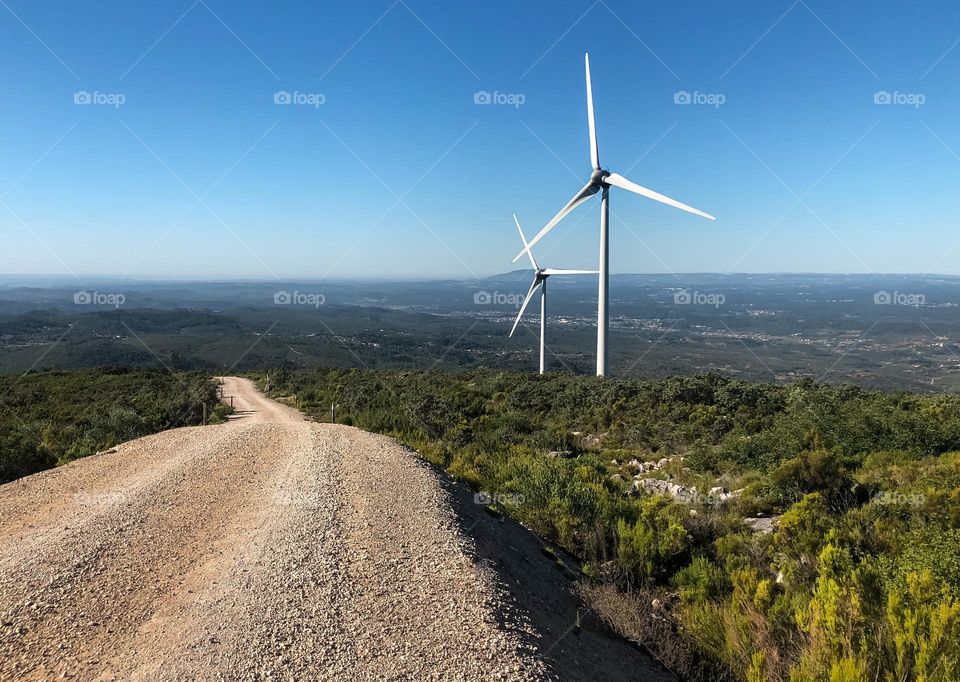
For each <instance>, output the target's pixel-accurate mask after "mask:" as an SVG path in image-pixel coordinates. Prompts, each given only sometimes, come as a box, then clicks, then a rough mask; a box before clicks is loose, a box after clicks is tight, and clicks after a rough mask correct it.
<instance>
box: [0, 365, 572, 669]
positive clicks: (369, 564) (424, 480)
mask: <svg viewBox="0 0 960 682" xmlns="http://www.w3.org/2000/svg"><path fill="white" fill-rule="evenodd" d="M224 388H225V391H224V393H225V395H227V396H230V395H232V396H233V399H234V406H235V407H236V408H237V410H238V413H239V414H240V417H239V418H237V419H234V420H231V421H230V422H229V423H226V424H221V425H216V426H207V427H189V428H181V429H174V430H171V431H166V432H163V433H158V434H155V435H152V436H147V437H145V438H140V439H137V440H134V441H130V442H127V443H124V444H122V445H121V446H119V448H118V449H117V450H116V452H110V453H105V454H101V455H97V456H93V457H88V458H85V459H82V460H78V461H76V462H73V463H71V464H69V465H67V466H64V467H61V468H58V469H55V470H51V471H46V472H42V473H39V474H36V475H33V476H28V477H26V478H23V479H21V480H18V481H14V482H12V483H9V484H7V485H4V486H0V618H2V622H0V679H17V680H21V679H53V678H73V679H98V680H114V679H117V680H119V679H124V680H125V679H141V680H181V679H267V678H271V679H321V680H334V679H336V680H342V679H370V680H373V679H377V680H380V679H418V680H419V679H438V680H439V679H443V680H481V679H483V680H488V679H517V680H525V679H545V678H551V677H553V676H554V674H553V673H552V672H551V671H550V670H549V668H548V667H547V664H546V663H545V661H544V659H543V658H542V657H541V656H540V655H539V654H538V651H539V650H542V649H545V648H546V646H547V645H549V643H543V642H540V641H539V640H538V635H537V633H536V632H534V631H533V628H532V626H531V624H530V622H529V621H528V620H527V618H526V617H525V615H524V612H523V611H522V610H521V609H517V608H515V606H514V605H513V603H512V602H511V600H510V598H509V595H507V594H505V593H504V591H503V590H502V589H501V588H500V587H498V585H497V583H496V580H495V579H494V578H493V577H492V576H491V574H490V572H489V570H488V569H487V568H486V567H484V566H481V565H480V563H479V562H478V561H476V560H475V558H472V557H473V554H472V552H471V547H470V546H469V545H470V541H469V539H467V538H466V537H465V535H464V534H463V533H462V532H461V531H460V529H459V527H458V525H457V524H456V522H455V519H454V518H453V517H454V515H453V512H452V511H451V507H450V503H449V496H448V494H447V493H446V492H445V491H444V489H443V486H442V485H441V484H440V482H439V481H438V478H437V475H436V474H435V473H434V472H433V471H432V470H431V468H430V467H429V466H428V465H426V464H425V463H423V462H422V461H420V460H418V459H417V458H416V457H415V456H413V455H411V453H410V452H409V451H407V450H406V449H405V448H403V447H401V446H400V445H398V444H397V443H395V442H394V441H393V440H391V439H388V438H384V437H381V436H377V435H373V434H370V433H366V432H364V431H360V430H358V429H354V428H350V427H346V426H339V425H329V424H314V423H310V422H308V421H305V420H304V419H303V418H302V416H301V415H300V414H299V413H298V412H296V411H295V410H293V409H291V408H288V407H286V406H283V405H280V404H278V403H276V402H273V401H270V400H268V399H266V398H264V397H263V396H262V395H260V394H258V393H257V392H256V390H255V389H254V387H253V385H252V384H251V383H250V382H249V381H247V380H245V379H238V378H229V377H228V378H226V379H225V387H224Z"/></svg>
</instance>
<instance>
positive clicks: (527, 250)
mask: <svg viewBox="0 0 960 682" xmlns="http://www.w3.org/2000/svg"><path fill="white" fill-rule="evenodd" d="M513 222H515V223H516V224H517V232H519V233H520V241H522V242H523V250H524V251H526V252H527V255H528V256H529V257H530V265H532V266H533V269H534V270H539V269H540V266H539V265H537V260H536V259H535V258H534V257H533V251H531V250H530V246H529V245H528V244H527V238H526V237H525V236H524V234H523V230H522V229H521V228H520V221H519V220H517V214H516V213H514V214H513Z"/></svg>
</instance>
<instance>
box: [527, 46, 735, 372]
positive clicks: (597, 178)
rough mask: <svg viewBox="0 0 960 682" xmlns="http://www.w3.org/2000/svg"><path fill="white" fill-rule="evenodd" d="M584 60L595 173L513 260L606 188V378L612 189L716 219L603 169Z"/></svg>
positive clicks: (601, 350) (602, 303) (602, 313)
mask: <svg viewBox="0 0 960 682" xmlns="http://www.w3.org/2000/svg"><path fill="white" fill-rule="evenodd" d="M584 63H585V67H586V72H587V127H588V128H589V130H590V163H591V164H592V165H593V173H592V174H591V175H590V180H589V182H587V184H586V185H584V186H583V189H581V190H580V191H579V192H577V193H576V194H575V195H573V198H572V199H571V200H570V201H569V202H567V205H566V206H564V207H563V208H562V209H560V212H559V213H557V215H555V216H554V217H553V219H552V220H551V221H550V222H549V223H547V224H546V225H545V226H544V227H543V229H542V230H540V232H538V233H537V236H536V237H534V238H533V239H532V240H531V241H530V243H529V244H524V249H523V251H521V252H520V253H518V254H517V256H516V258H514V259H513V262H514V263H516V262H517V260H519V259H520V258H521V257H522V256H523V253H524V251H526V252H528V253H529V251H530V247H532V246H533V245H534V244H536V243H537V242H538V241H540V240H541V239H543V237H544V236H545V235H546V234H547V232H549V231H550V230H552V229H553V228H554V226H555V225H556V224H557V223H559V222H560V221H561V220H563V218H564V217H565V216H566V215H567V214H568V213H570V211H572V210H573V209H574V208H576V207H577V206H579V205H580V204H582V203H583V202H584V201H586V200H587V199H589V198H590V197H592V196H593V195H594V194H596V193H597V192H600V191H601V190H602V192H603V193H602V194H601V195H600V284H599V291H598V297H597V298H598V301H597V376H598V377H602V376H604V375H605V374H606V372H607V330H608V329H609V325H610V319H609V317H608V314H607V307H608V304H609V293H608V287H609V283H610V274H609V266H610V246H609V242H608V232H609V219H610V188H611V187H619V188H621V189H625V190H628V191H630V192H634V193H635V194H639V195H640V196H644V197H647V198H648V199H653V200H655V201H659V202H661V203H663V204H667V205H668V206H673V207H674V208H679V209H681V210H683V211H688V212H690V213H695V214H696V215H699V216H703V217H704V218H709V219H710V220H716V219H715V218H714V217H713V216H712V215H710V214H708V213H704V212H703V211H700V210H698V209H696V208H693V207H692V206H687V205H686V204H683V203H680V202H679V201H677V200H676V199H671V198H670V197H668V196H664V195H663V194H660V193H659V192H654V191H653V190H652V189H647V188H646V187H642V186H641V185H638V184H636V183H634V182H630V181H629V180H627V179H626V178H625V177H623V176H622V175H618V174H617V173H611V172H609V171H606V170H603V169H602V168H600V155H599V152H598V150H597V129H596V124H595V122H594V118H593V88H592V86H591V84H590V55H589V54H584Z"/></svg>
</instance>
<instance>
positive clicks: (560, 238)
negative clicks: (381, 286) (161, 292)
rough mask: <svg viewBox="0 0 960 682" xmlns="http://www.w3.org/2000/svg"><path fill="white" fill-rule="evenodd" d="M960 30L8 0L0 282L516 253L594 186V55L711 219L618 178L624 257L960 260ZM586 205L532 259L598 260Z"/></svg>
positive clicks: (2, 10)
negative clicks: (590, 110)
mask: <svg viewBox="0 0 960 682" xmlns="http://www.w3.org/2000/svg"><path fill="white" fill-rule="evenodd" d="M305 5H309V6H305ZM958 40H960V6H958V5H957V4H956V3H950V2H945V1H944V2H923V1H921V2H914V3H903V2H892V1H891V2H886V1H880V2H872V3H869V5H867V4H863V3H840V4H838V3H832V2H826V1H825V0H802V1H798V2H793V1H792V0H763V1H756V2H754V1H749V2H738V3H732V4H731V3H713V2H710V3H708V2H675V3H648V2H642V3H638V2H617V1H613V0H603V1H602V2H592V1H591V0H587V1H584V2H563V3H558V2H548V1H539V0H535V1H528V2H524V3H515V2H484V3H453V2H448V1H444V2H427V1H426V0H402V1H399V2H393V1H392V0H384V1H379V0H378V1H375V2H361V3H343V2H322V3H309V4H308V3H301V2H292V1H290V2H287V1H278V2H271V3H249V2H227V1H226V0H198V1H197V2H194V0H169V1H166V2H163V3H130V2H120V1H112V0H111V1H102V2H85V1H77V2H71V3H63V2H56V1H54V0H49V1H48V0H2V2H0V59H2V62H3V64H4V68H3V69H2V70H0V92H2V93H3V96H2V98H0V149H2V151H3V153H2V155H0V200H2V203H0V235H2V237H0V239H2V242H0V243H2V245H3V246H2V249H0V272H3V273H44V274H52V273H60V274H73V273H75V274H78V275H81V276H82V275H86V274H114V275H125V276H128V277H131V278H132V277H142V276H162V277H203V278H223V277H245V278H257V279H271V278H273V277H337V278H339V277H382V276H400V277H420V276H456V277H472V276H475V275H481V276H482V275H487V274H492V273H495V272H501V271H505V270H509V269H511V268H513V267H515V266H514V265H513V264H511V263H510V259H511V258H512V257H513V255H515V253H516V252H517V250H518V247H519V239H518V237H517V235H516V233H515V230H514V228H513V225H512V220H511V218H510V213H511V212H512V211H516V212H517V213H518V215H519V216H520V218H521V221H522V222H523V224H524V226H525V227H526V229H527V231H528V232H530V233H531V234H532V233H534V232H536V230H537V229H539V227H540V226H541V225H542V224H543V223H544V222H546V221H547V220H548V219H549V218H550V217H551V216H552V214H553V213H554V212H555V211H556V210H557V209H559V207H560V206H562V205H563V203H564V202H566V200H567V199H568V198H569V197H570V196H571V195H572V194H573V193H574V192H575V191H576V190H577V189H578V188H579V187H580V186H581V185H582V184H583V183H584V182H585V181H586V180H587V178H588V175H589V157H588V149H587V133H586V121H585V111H584V109H585V104H584V83H583V52H584V51H585V50H589V51H590V53H591V60H592V64H593V80H594V97H595V101H596V108H597V122H598V135H599V143H600V158H601V163H602V164H603V165H604V166H605V167H607V168H610V169H612V170H615V171H617V172H620V173H623V174H626V175H627V176H628V177H629V178H630V179H632V180H634V181H635V182H638V183H640V184H643V185H646V186H648V187H651V188H653V189H656V190H658V191H660V192H663V193H665V194H668V195H670V196H673V197H676V198H678V199H680V200H682V201H685V202H687V203H690V204H693V205H694V206H697V207H698V208H701V209H703V210H706V211H708V212H710V213H713V214H714V215H716V216H717V217H718V220H717V221H716V222H715V223H711V222H708V221H705V220H702V219H700V218H697V217H694V216H690V215H688V214H686V213H682V212H679V211H676V210H673V209H670V208H667V207H663V206H660V205H657V204H654V203H653V202H650V201H647V200H645V199H642V198H640V197H636V196H633V195H630V194H627V193H624V192H615V193H614V195H613V200H612V213H613V218H612V225H611V248H612V256H611V267H612V270H613V271H614V272H671V271H673V272H691V271H716V272H727V271H737V272H777V271H807V272H809V271H816V272H918V273H924V272H938V273H951V274H960V230H958V229H957V221H956V219H955V208H956V205H957V199H958V198H957V191H956V188H957V184H958V181H960V156H958V155H960V126H958V123H957V121H958V120H960V117H958V113H960V98H958V86H957V82H958V79H957V74H958V70H960V44H958ZM277 92H287V93H291V97H292V98H293V97H295V95H294V94H293V93H296V98H297V99H298V100H299V102H300V103H292V104H276V103H275V102H274V100H275V93H277ZM477 92H490V93H500V94H501V95H504V96H505V97H501V99H506V100H509V101H511V102H514V104H509V103H504V104H486V105H484V104H476V103H475V101H474V100H475V93H477ZM683 92H686V93H691V99H692V98H694V97H693V94H694V93H696V94H697V95H699V97H697V99H699V100H700V101H702V102H704V103H702V104H678V103H676V102H675V100H676V99H677V93H683ZM77 93H90V98H91V99H95V100H97V101H98V102H101V103H91V104H77V103H75V98H76V97H77ZM877 93H890V96H889V99H890V100H891V103H889V104H883V103H880V104H878V103H876V102H875V100H876V99H877ZM118 95H119V96H120V97H119V98H118V97H117V96H118ZM511 96H512V97H511ZM518 96H519V97H518ZM79 97H80V99H81V100H82V99H83V95H79ZM120 98H122V103H120V104H119V106H118V105H117V100H118V99H120ZM681 99H682V97H681ZM880 99H881V101H882V100H883V99H884V96H883V95H880ZM518 100H522V103H521V104H519V106H517V105H516V104H515V103H516V102H517V101H518ZM719 100H722V104H719V106H716V105H715V104H711V103H708V102H713V103H716V102H717V101H719ZM598 203H599V202H596V201H593V202H590V203H588V204H586V205H585V206H583V207H581V208H579V209H577V212H576V213H575V214H573V215H572V216H571V217H570V218H568V219H567V220H566V221H565V222H564V223H562V224H561V225H560V226H559V227H558V228H557V229H555V230H554V232H553V233H551V235H550V236H549V237H548V238H546V239H545V240H544V241H543V242H542V243H541V245H538V247H537V248H538V251H537V253H538V255H539V256H540V258H541V260H542V261H543V263H544V264H546V265H552V266H556V267H588V266H595V262H596V251H597V245H596V244H597V222H598V211H599V206H598Z"/></svg>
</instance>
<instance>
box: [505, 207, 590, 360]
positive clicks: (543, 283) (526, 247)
mask: <svg viewBox="0 0 960 682" xmlns="http://www.w3.org/2000/svg"><path fill="white" fill-rule="evenodd" d="M513 222H515V223H516V224H517V232H519V233H520V241H522V242H523V251H521V252H520V254H521V255H523V253H524V252H526V254H527V256H528V257H529V258H530V264H531V265H532V266H533V282H532V283H531V284H530V291H528V292H527V297H526V298H525V299H523V305H522V306H520V312H519V313H518V314H517V320H516V322H514V323H513V329H511V330H510V336H511V337H512V336H513V333H514V332H515V331H517V325H519V324H520V318H522V317H523V311H524V310H526V309H527V305H528V304H529V303H530V299H532V298H533V295H534V294H535V293H536V291H537V288H539V289H540V374H543V372H544V371H545V370H546V345H545V343H544V337H545V335H546V331H547V277H549V276H550V275H595V274H597V271H596V270H563V269H560V268H541V267H540V266H539V265H537V260H536V259H535V258H534V257H533V251H531V250H530V244H527V238H526V237H525V236H524V234H523V229H522V228H521V227H520V221H519V220H517V214H516V213H514V214H513ZM514 260H516V259H514Z"/></svg>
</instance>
